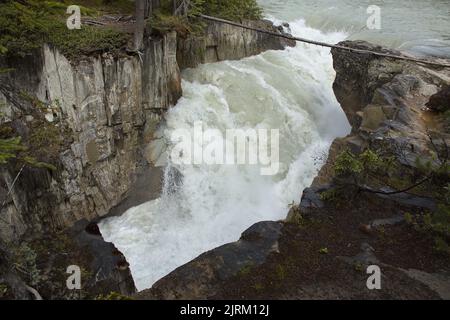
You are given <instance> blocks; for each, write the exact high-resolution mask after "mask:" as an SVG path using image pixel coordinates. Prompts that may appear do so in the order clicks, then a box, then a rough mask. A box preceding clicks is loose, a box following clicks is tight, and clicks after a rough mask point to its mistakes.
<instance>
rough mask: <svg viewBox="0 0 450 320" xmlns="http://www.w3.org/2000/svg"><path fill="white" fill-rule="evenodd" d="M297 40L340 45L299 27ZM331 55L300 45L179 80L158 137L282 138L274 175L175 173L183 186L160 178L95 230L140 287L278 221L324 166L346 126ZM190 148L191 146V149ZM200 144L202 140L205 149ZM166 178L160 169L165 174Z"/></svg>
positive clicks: (210, 170)
mask: <svg viewBox="0 0 450 320" xmlns="http://www.w3.org/2000/svg"><path fill="white" fill-rule="evenodd" d="M291 31H292V33H293V34H296V35H302V36H305V35H308V36H309V37H311V38H314V39H317V40H326V41H330V42H338V41H340V40H343V39H344V38H345V34H343V33H327V34H324V33H322V32H320V31H318V30H315V29H311V28H308V27H307V26H305V24H304V22H303V21H302V20H298V21H295V22H293V23H291ZM334 76H335V74H334V70H333V68H332V58H331V55H330V53H329V50H327V49H323V48H319V47H313V46H309V45H302V44H299V45H298V46H297V47H295V48H289V49H287V50H285V51H269V52H266V53H264V54H262V55H259V56H256V57H251V58H247V59H244V60H241V61H233V62H230V61H226V62H221V63H215V64H208V65H203V66H201V67H199V68H197V69H195V70H187V71H186V72H185V73H184V74H183V91H184V94H183V97H182V98H181V100H180V101H179V102H178V104H177V105H176V106H175V107H174V108H172V109H171V110H170V111H169V112H168V113H167V115H166V125H165V126H164V127H163V128H161V129H160V134H161V135H163V136H164V137H165V139H166V140H167V141H170V137H171V133H172V132H173V130H176V129H179V128H192V127H193V125H194V122H196V121H202V123H203V125H204V126H205V127H207V128H214V129H219V130H220V131H221V132H225V130H226V129H232V128H266V129H279V130H280V162H281V168H280V172H279V174H278V175H276V176H262V175H260V170H259V168H258V167H257V166H231V165H224V166H208V165H196V166H176V167H177V169H178V170H179V172H180V173H181V175H182V177H183V178H182V182H180V181H177V180H175V182H176V183H177V184H178V185H177V186H175V187H174V186H173V183H174V179H165V180H166V181H165V186H164V193H163V195H162V196H161V198H160V199H157V200H155V201H151V202H148V203H145V204H143V205H141V206H139V207H135V208H132V209H130V210H128V211H127V212H126V213H124V214H123V215H122V216H121V217H114V218H110V219H107V220H106V221H104V222H102V223H101V224H100V228H101V232H102V234H103V235H104V238H105V240H106V241H111V242H113V243H114V244H115V245H116V246H117V247H118V249H119V250H120V251H122V252H123V253H124V255H125V256H126V258H127V260H128V262H129V263H130V268H131V271H132V274H133V277H134V280H135V283H136V286H137V288H138V289H140V290H142V289H145V288H148V287H150V286H151V285H152V284H153V283H154V282H155V281H157V280H158V279H160V278H161V277H163V276H164V275H166V274H168V273H169V272H171V271H173V270H174V269H175V268H177V267H178V266H180V265H182V264H184V263H186V262H188V261H190V260H192V259H193V258H195V257H196V256H198V255H199V254H201V253H203V252H205V251H208V250H210V249H213V248H215V247H217V246H220V245H222V244H225V243H228V242H232V241H236V240H238V239H239V237H240V234H241V233H242V232H243V231H244V230H245V229H247V228H248V227H250V226H251V225H252V224H254V223H256V222H258V221H264V220H279V219H283V218H285V217H286V214H287V212H288V206H289V204H290V203H292V202H298V201H299V200H300V197H301V192H302V190H303V189H304V188H305V187H307V186H308V185H309V184H310V183H311V182H312V179H313V178H314V176H315V175H316V174H317V171H318V169H319V168H320V166H321V165H322V163H323V161H324V160H325V159H326V153H327V150H328V148H329V146H330V143H331V142H332V140H333V139H334V138H335V137H336V136H342V135H345V134H347V133H348V131H349V125H348V122H347V120H346V118H345V115H344V114H343V112H342V111H341V109H340V106H339V104H338V103H337V101H336V99H335V97H334V94H333V92H332V82H333V80H334ZM197 143H198V141H197ZM203 143H204V144H205V145H207V144H208V143H210V142H208V141H205V142H203ZM171 173H172V171H170V170H168V169H166V176H168V175H170V174H171Z"/></svg>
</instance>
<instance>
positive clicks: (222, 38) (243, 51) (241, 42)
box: [178, 20, 295, 69]
mask: <svg viewBox="0 0 450 320" xmlns="http://www.w3.org/2000/svg"><path fill="white" fill-rule="evenodd" d="M243 23H244V24H246V25H248V26H250V27H254V28H259V29H263V30H268V31H271V32H276V33H283V29H282V28H278V27H275V26H274V25H273V24H272V22H270V21H265V20H262V21H244V22H243ZM287 46H295V41H291V40H287V39H283V38H279V37H274V36H271V35H268V34H264V33H260V32H256V31H253V30H248V29H243V28H240V27H236V26H232V25H228V24H224V23H219V22H210V23H208V25H207V28H206V32H205V35H204V36H195V35H194V36H189V37H187V38H186V39H183V38H179V40H178V63H179V65H180V68H181V69H186V68H195V67H197V66H198V65H199V64H202V63H212V62H218V61H224V60H239V59H242V58H245V57H249V56H253V55H257V54H260V53H262V52H264V51H267V50H282V49H284V48H286V47H287Z"/></svg>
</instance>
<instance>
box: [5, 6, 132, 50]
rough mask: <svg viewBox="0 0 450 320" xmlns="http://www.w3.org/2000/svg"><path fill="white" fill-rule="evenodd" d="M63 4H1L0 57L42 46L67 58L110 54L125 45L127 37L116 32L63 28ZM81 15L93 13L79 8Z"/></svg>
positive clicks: (101, 29) (87, 27)
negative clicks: (57, 49)
mask: <svg viewBox="0 0 450 320" xmlns="http://www.w3.org/2000/svg"><path fill="white" fill-rule="evenodd" d="M67 6H68V5H67V4H66V3H61V2H55V1H36V0H26V1H13V0H10V1H5V2H4V3H1V4H0V12H2V15H1V16H0V29H1V30H2V33H1V35H0V55H7V56H26V55H28V54H31V53H32V51H33V50H35V49H37V48H40V47H41V46H42V45H43V44H44V43H49V44H51V45H54V46H56V47H58V48H59V49H60V50H61V51H62V53H63V54H65V55H66V56H67V57H69V58H75V57H77V56H79V55H83V54H89V53H92V52H102V51H114V50H117V49H120V48H121V47H123V46H124V45H125V44H126V41H127V36H126V35H125V34H124V33H122V32H120V31H117V30H112V29H108V28H100V27H93V26H86V25H84V26H83V27H82V29H81V30H69V29H67V26H66V19H67V17H68V16H67V14H66V9H67ZM82 13H83V14H85V15H86V14H89V15H95V14H97V11H96V10H93V9H87V8H84V7H82Z"/></svg>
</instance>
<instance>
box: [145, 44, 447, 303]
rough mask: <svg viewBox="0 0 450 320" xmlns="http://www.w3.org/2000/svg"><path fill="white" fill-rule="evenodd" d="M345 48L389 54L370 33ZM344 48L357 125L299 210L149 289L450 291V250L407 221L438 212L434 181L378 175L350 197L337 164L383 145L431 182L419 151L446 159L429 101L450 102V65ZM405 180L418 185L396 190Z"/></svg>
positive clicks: (233, 293) (320, 294)
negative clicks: (420, 183)
mask: <svg viewBox="0 0 450 320" xmlns="http://www.w3.org/2000/svg"><path fill="white" fill-rule="evenodd" d="M343 45H347V46H353V47H357V48H361V49H369V50H374V51H381V52H388V50H386V49H384V48H381V47H377V46H374V45H371V44H369V43H366V42H345V43H343ZM390 53H391V52H390ZM332 54H333V59H334V68H335V70H336V73H337V75H336V79H335V82H334V91H335V94H336V97H337V98H338V101H339V102H340V104H341V106H342V108H343V110H344V111H345V113H346V114H347V117H348V119H349V121H350V123H351V124H352V128H353V130H352V133H351V134H350V135H349V136H348V137H346V138H341V139H336V141H335V142H334V143H333V145H332V147H331V149H330V153H329V157H328V161H327V162H326V164H325V165H324V167H323V168H322V170H321V171H320V173H319V175H318V177H317V178H316V179H315V181H314V183H313V186H312V187H311V188H308V189H306V190H305V191H304V192H303V196H302V199H301V204H300V205H299V206H298V207H293V208H292V209H291V211H290V212H289V215H288V218H287V219H286V221H283V222H261V223H259V224H257V225H255V226H253V227H251V228H250V229H249V230H247V231H245V232H244V233H243V234H242V238H241V239H240V240H239V241H238V242H236V243H232V244H229V245H225V246H223V247H220V248H218V249H214V250H212V251H210V252H208V253H205V254H203V255H201V256H200V257H198V258H197V259H195V260H194V261H192V262H190V263H188V264H186V265H184V266H182V267H180V268H178V269H177V270H175V271H174V272H173V273H171V274H169V275H168V276H166V277H165V278H163V279H161V280H160V281H158V282H157V283H156V284H155V285H154V286H153V288H151V289H149V290H145V291H143V292H141V293H139V294H138V298H141V299H148V298H159V299H172V298H177V299H206V298H215V299H351V298H358V299H362V298H363V299H380V298H381V299H417V298H422V299H423V298H425V299H439V298H441V299H449V298H450V278H449V277H448V274H449V271H450V270H449V265H450V264H449V258H448V255H445V254H444V255H440V254H437V253H436V252H434V251H433V248H434V247H435V244H434V240H433V238H432V236H431V235H430V234H423V233H419V232H417V231H416V230H415V229H414V228H412V227H411V226H409V225H408V224H407V223H405V221H404V219H403V217H404V215H405V213H408V214H412V215H413V216H414V215H416V216H419V217H420V216H422V215H424V214H426V213H427V212H433V211H434V210H435V209H436V201H437V200H436V198H434V197H433V196H430V194H428V193H429V190H416V189H414V188H409V189H408V188H405V186H402V185H401V184H400V183H399V181H389V182H391V184H389V185H387V184H384V182H383V183H380V181H378V179H375V180H376V181H371V183H372V184H371V185H366V186H362V187H364V191H363V190H359V191H358V190H357V191H356V193H355V194H354V196H350V198H345V199H344V200H343V201H339V199H336V197H340V196H339V195H336V194H335V193H333V192H335V190H336V189H335V187H336V184H337V183H338V182H339V181H338V179H337V174H336V172H335V169H334V168H335V167H334V165H335V163H336V161H337V157H338V155H339V154H340V152H342V151H343V150H349V152H352V153H354V154H361V153H362V152H363V151H364V150H374V152H382V153H383V154H385V155H386V156H388V157H389V158H390V159H391V160H390V161H392V165H394V164H395V166H398V167H399V168H401V170H400V171H397V172H396V173H395V176H392V177H389V178H390V179H392V180H394V178H396V179H398V180H400V182H402V181H403V182H405V181H409V179H410V178H411V179H412V181H414V179H419V178H417V177H415V175H416V174H418V172H420V168H419V164H418V162H417V161H416V159H418V158H419V159H421V160H423V161H430V163H432V165H438V164H436V161H437V159H436V153H438V152H437V151H436V150H437V149H438V148H439V146H441V147H442V146H443V145H449V144H450V136H449V134H448V129H446V128H445V123H444V122H445V121H446V120H445V118H442V117H441V116H440V115H438V114H434V113H430V112H429V111H427V110H426V109H425V106H426V105H427V103H428V101H430V98H431V97H434V98H433V99H431V100H432V101H436V99H437V98H439V101H444V100H445V99H444V100H443V98H440V97H446V91H445V90H446V88H447V87H446V86H448V84H449V83H450V70H448V69H438V68H430V67H425V66H421V65H417V64H414V63H410V62H404V61H394V60H391V59H386V58H376V57H374V56H371V55H370V56H369V55H359V54H354V53H349V52H346V51H339V50H333V51H332ZM443 62H445V63H447V64H448V61H443ZM436 93H437V94H436ZM440 105H442V102H440ZM443 119H444V120H443ZM447 121H448V120H447ZM435 135H438V136H439V138H437V137H436V136H435ZM430 137H431V138H430ZM433 137H434V140H433ZM444 141H445V142H444ZM438 157H439V155H438ZM441 157H442V155H441ZM382 176H383V177H384V178H385V177H386V176H388V173H387V172H386V173H383V174H382ZM446 177H447V178H444V179H448V174H447V176H446ZM416 181H417V180H416ZM394 182H396V183H397V184H400V185H398V186H395V184H396V183H394ZM406 184H407V185H408V183H406ZM403 188H405V190H406V191H403V192H397V193H392V194H391V193H390V192H392V191H396V190H397V191H400V190H403ZM425 189H426V188H425ZM377 191H381V192H377ZM345 193H346V194H347V195H348V194H351V193H352V191H351V189H347V191H346V192H345ZM333 195H334V196H333ZM342 197H344V196H343V195H342ZM249 248H251V249H250V251H251V254H250V253H248V250H249ZM372 264H375V265H378V266H379V267H380V268H381V270H382V275H383V277H382V289H381V290H368V288H367V286H366V281H367V277H368V275H367V274H366V268H367V266H369V265H372ZM191 274H195V278H193V277H192V276H189V275H191Z"/></svg>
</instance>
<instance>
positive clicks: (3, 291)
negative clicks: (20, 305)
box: [0, 283, 8, 299]
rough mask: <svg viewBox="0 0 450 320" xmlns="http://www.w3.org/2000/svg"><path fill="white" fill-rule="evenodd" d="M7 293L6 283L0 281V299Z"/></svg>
mask: <svg viewBox="0 0 450 320" xmlns="http://www.w3.org/2000/svg"><path fill="white" fill-rule="evenodd" d="M7 293H8V286H7V285H6V284H3V283H0V299H1V298H3V297H5V296H6V294H7Z"/></svg>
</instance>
